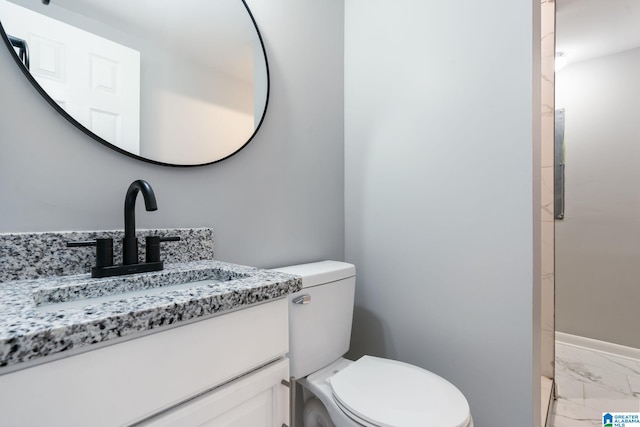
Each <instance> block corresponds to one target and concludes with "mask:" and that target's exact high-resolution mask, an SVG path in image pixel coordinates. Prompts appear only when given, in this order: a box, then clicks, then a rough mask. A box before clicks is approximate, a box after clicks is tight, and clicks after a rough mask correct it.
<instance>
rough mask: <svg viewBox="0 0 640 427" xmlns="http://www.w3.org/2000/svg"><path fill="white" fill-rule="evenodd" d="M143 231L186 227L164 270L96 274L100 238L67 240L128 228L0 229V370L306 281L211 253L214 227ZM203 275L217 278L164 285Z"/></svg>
mask: <svg viewBox="0 0 640 427" xmlns="http://www.w3.org/2000/svg"><path fill="white" fill-rule="evenodd" d="M118 233H119V234H118ZM145 235H160V236H180V237H181V241H179V242H167V243H165V244H163V247H162V259H163V260H164V261H165V269H164V270H162V271H158V272H150V273H140V274H133V275H128V276H116V277H108V278H101V279H93V278H91V276H90V273H89V271H90V268H91V266H92V265H93V264H94V263H95V248H93V247H86V248H67V247H66V242H67V241H80V240H91V239H95V238H96V237H114V239H119V238H121V237H122V232H118V231H107V232H68V233H67V232H59V233H17V234H0V374H2V372H3V371H5V369H9V368H15V367H16V366H17V365H18V364H19V363H22V362H27V361H32V362H37V361H38V360H39V359H40V360H43V361H46V360H47V359H46V356H52V355H57V354H60V353H62V352H65V351H68V350H71V349H80V350H81V351H82V350H85V349H86V350H90V349H91V348H90V346H91V345H92V344H98V343H104V342H107V341H109V340H113V339H116V338H122V337H128V338H135V335H136V334H140V333H142V332H145V331H151V330H154V329H157V328H161V327H166V326H169V325H176V324H178V323H180V322H186V321H193V320H194V319H198V318H207V317H209V316H212V315H215V314H221V313H224V312H227V311H231V310H235V309H238V308H242V307H245V306H249V305H251V304H254V303H259V302H263V301H269V300H273V299H277V298H281V297H284V296H286V295H288V294H290V293H293V292H297V291H298V290H300V288H301V286H302V281H301V279H300V278H299V277H297V276H292V275H289V274H285V273H279V272H275V271H270V270H262V269H257V268H253V267H246V266H240V265H235V264H228V263H224V262H220V261H215V260H213V233H212V230H211V229H208V228H199V229H165V230H140V231H139V232H138V236H139V237H142V236H145ZM140 240H141V245H140V246H141V249H140V251H139V252H140V259H141V260H142V259H143V258H144V248H143V243H144V239H143V238H142V239H140ZM114 246H115V245H114ZM120 253H121V249H120V247H119V246H118V247H114V254H120ZM115 262H116V263H120V262H121V260H120V259H119V258H118V257H117V258H116V259H115ZM205 279H215V280H214V281H209V282H201V283H199V284H197V285H196V286H193V287H186V288H184V287H183V288H175V286H174V288H166V286H171V285H176V284H180V283H184V282H192V281H201V280H205ZM149 289H153V290H152V291H151V292H155V293H154V294H149V291H148V290H149ZM141 290H142V293H143V295H139V294H137V295H135V294H131V293H129V294H123V292H131V291H141ZM105 296H111V297H105ZM73 301H75V302H73ZM3 368H5V369H3ZM7 372H8V371H7Z"/></svg>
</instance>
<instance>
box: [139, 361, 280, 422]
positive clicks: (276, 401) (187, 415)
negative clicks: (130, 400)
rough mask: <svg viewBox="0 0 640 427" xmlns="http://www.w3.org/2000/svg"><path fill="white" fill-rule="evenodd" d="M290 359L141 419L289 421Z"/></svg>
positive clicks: (159, 420)
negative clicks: (285, 383) (285, 381)
mask: <svg viewBox="0 0 640 427" xmlns="http://www.w3.org/2000/svg"><path fill="white" fill-rule="evenodd" d="M288 378H289V360H288V359H286V358H285V359H282V360H279V361H277V362H274V363H272V364H270V365H267V366H265V367H264V368H261V369H259V370H257V371H254V372H252V373H250V374H247V375H245V376H243V377H240V378H238V379H236V380H234V381H233V382H231V383H229V384H227V385H224V386H222V387H219V388H216V389H215V390H212V391H210V392H208V393H206V394H204V395H202V396H200V397H197V398H195V399H193V400H190V401H188V402H186V403H184V404H182V405H180V406H178V407H176V408H174V409H172V410H169V411H167V412H164V413H162V414H159V415H157V416H156V417H154V418H152V419H150V420H148V421H147V422H145V423H142V425H143V426H148V427H151V426H153V427H165V426H180V427H190V426H193V427H195V426H207V427H247V426H251V427H267V426H268V427H281V426H282V425H283V424H285V425H288V424H289V388H288V387H287V386H284V385H283V384H282V380H288Z"/></svg>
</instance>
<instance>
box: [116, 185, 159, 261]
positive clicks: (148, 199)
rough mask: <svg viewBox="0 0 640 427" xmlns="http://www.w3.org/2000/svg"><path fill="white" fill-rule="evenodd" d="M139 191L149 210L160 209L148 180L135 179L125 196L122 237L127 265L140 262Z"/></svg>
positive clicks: (123, 258)
mask: <svg viewBox="0 0 640 427" xmlns="http://www.w3.org/2000/svg"><path fill="white" fill-rule="evenodd" d="M138 192H141V193H142V196H143V197H144V206H145V208H146V209H147V211H155V210H158V205H157V204H156V196H155V194H153V189H152V188H151V186H150V185H149V183H148V182H147V181H144V180H142V179H139V180H137V181H134V182H132V183H131V185H130V186H129V189H128V190H127V195H126V196H125V198H124V239H122V263H123V264H125V265H129V264H137V263H138V239H137V238H136V197H137V196H138Z"/></svg>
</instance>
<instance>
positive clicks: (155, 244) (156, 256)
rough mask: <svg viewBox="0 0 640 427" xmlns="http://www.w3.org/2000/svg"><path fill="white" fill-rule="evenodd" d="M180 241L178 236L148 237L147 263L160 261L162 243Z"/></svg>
mask: <svg viewBox="0 0 640 427" xmlns="http://www.w3.org/2000/svg"><path fill="white" fill-rule="evenodd" d="M178 240H180V237H178V236H170V237H160V236H147V237H146V238H145V246H146V255H145V259H146V261H147V262H158V261H160V243H161V242H177V241H178Z"/></svg>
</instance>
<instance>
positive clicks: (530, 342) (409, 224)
mask: <svg viewBox="0 0 640 427" xmlns="http://www.w3.org/2000/svg"><path fill="white" fill-rule="evenodd" d="M539 9H540V3H539V2H514V1H512V0H498V1H494V2H490V3H486V2H477V1H475V0H461V1H455V2H432V1H424V2H417V1H412V0H399V1H394V2H389V1H384V0H347V1H346V11H345V22H346V25H345V28H346V31H345V58H346V59H345V82H346V84H345V184H346V190H345V200H346V202H345V203H346V231H347V234H346V241H345V242H346V258H347V260H348V261H351V262H354V263H355V264H356V266H357V271H358V276H357V284H356V316H355V319H354V333H353V342H352V349H351V355H352V356H358V355H360V354H362V353H370V354H377V355H382V356H389V357H393V358H397V359H399V360H403V361H406V362H410V363H415V364H417V365H419V366H422V367H424V368H427V369H430V370H432V371H433V372H435V373H437V374H440V375H442V376H443V377H445V378H447V379H449V380H450V381H452V382H453V383H454V384H455V385H456V386H457V387H458V388H459V389H460V390H461V391H462V392H463V393H464V394H465V395H466V396H467V399H468V401H469V403H470V405H471V412H472V414H473V417H474V421H475V425H477V426H480V427H483V426H490V425H495V424H496V422H495V421H496V420H497V419H500V420H506V421H505V423H506V424H508V425H513V426H516V425H517V426H532V425H535V426H540V409H539V408H540V391H539V390H540V389H539V387H540V370H539V357H540V356H539V355H540V349H539V329H540V317H539V312H538V310H539V304H540V301H539V292H540V285H539V280H540V277H539V275H540V271H539V254H540V246H539V236H540V230H539V223H540V216H539V215H540V192H539V191H540V190H539V180H540V159H539V157H538V156H539V154H538V153H539V152H540V151H539V150H540V149H539V139H538V138H539V126H540V123H539V109H540V100H539V93H540V87H539V84H538V83H537V82H539V81H540V74H539V71H537V72H534V71H532V70H539V69H540V63H539V58H540V52H539V47H538V46H539V43H540V42H539V40H540V34H539V31H540V30H539V28H540V27H539V25H540V18H539ZM534 106H535V108H534ZM534 153H535V154H534ZM534 201H535V202H534ZM536 224H537V225H536ZM533 236H536V239H534V238H533ZM532 310H533V311H532ZM443 417H446V414H443Z"/></svg>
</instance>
